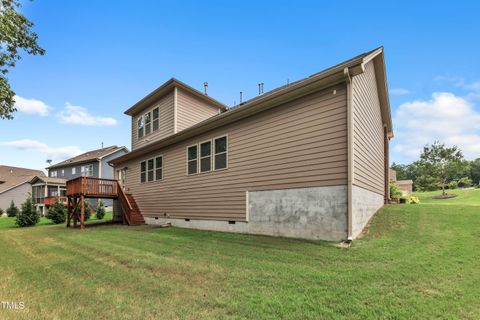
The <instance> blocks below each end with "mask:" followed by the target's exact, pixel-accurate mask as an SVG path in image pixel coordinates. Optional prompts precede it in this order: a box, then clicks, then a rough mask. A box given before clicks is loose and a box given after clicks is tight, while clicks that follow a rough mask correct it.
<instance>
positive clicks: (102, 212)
mask: <svg viewBox="0 0 480 320" xmlns="http://www.w3.org/2000/svg"><path fill="white" fill-rule="evenodd" d="M96 215H97V219H98V220H102V219H103V217H105V205H104V204H103V201H102V200H100V201H99V202H98V205H97V213H96Z"/></svg>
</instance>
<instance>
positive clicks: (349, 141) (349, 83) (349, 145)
mask: <svg viewBox="0 0 480 320" xmlns="http://www.w3.org/2000/svg"><path fill="white" fill-rule="evenodd" d="M343 75H344V76H345V82H346V83H347V135H348V138H347V150H348V160H347V161H348V165H347V167H348V173H347V175H348V178H347V240H348V241H352V240H353V218H352V217H353V201H352V193H353V159H354V158H353V156H354V155H353V151H354V150H353V106H352V95H353V93H352V92H353V90H352V77H351V76H350V70H349V69H348V68H345V69H343Z"/></svg>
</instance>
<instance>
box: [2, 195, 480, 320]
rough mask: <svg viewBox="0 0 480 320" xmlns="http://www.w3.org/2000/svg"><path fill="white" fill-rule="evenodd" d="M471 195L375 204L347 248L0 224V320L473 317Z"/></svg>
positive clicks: (476, 294)
mask: <svg viewBox="0 0 480 320" xmlns="http://www.w3.org/2000/svg"><path fill="white" fill-rule="evenodd" d="M472 192H476V191H472ZM478 195H479V193H478V192H477V193H475V194H474V195H473V196H472V197H473V198H475V199H476V200H475V201H473V200H472V201H471V202H472V203H474V204H473V205H468V206H464V205H461V204H454V205H429V204H420V205H392V206H387V207H385V208H384V209H382V210H381V211H380V212H379V213H378V215H377V216H376V218H375V219H374V220H373V222H372V225H371V227H370V229H369V232H368V233H367V234H366V235H365V237H364V238H363V239H361V240H358V241H356V242H354V245H353V246H352V247H351V248H350V249H339V248H337V247H335V245H334V244H332V243H328V242H308V241H300V240H293V239H281V238H273V237H263V236H251V235H241V234H227V233H216V232H205V231H194V230H187V229H176V228H169V229H158V228H152V227H148V226H137V227H126V226H102V227H98V228H90V229H86V230H85V231H80V230H72V229H66V228H65V227H64V226H55V225H46V226H38V227H34V228H28V229H19V228H9V229H2V230H0V252H1V259H0V278H1V281H0V300H7V299H9V300H14V301H25V303H26V305H27V308H26V309H25V310H23V311H13V310H2V309H0V318H1V319H47V318H48V319H75V318H78V319H80V318H82V319H83V318H91V319H120V318H121V319H215V318H216V319H229V318H230V319H333V318H334V319H431V318H442V319H478V318H480V305H479V304H478V299H479V298H480V288H479V286H478V283H480V268H479V267H478V266H479V264H478V261H479V259H480V253H479V252H480V251H479V250H478V248H477V247H476V240H477V238H478V236H479V235H480V233H479V228H478V225H479V207H476V206H478V205H480V197H479V196H478ZM462 196H465V198H468V197H470V196H471V194H470V193H469V192H465V194H464V195H462ZM459 199H460V198H459ZM445 203H447V202H445Z"/></svg>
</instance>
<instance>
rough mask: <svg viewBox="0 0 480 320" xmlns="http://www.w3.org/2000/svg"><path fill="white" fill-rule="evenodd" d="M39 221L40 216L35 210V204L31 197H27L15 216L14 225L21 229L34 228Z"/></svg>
mask: <svg viewBox="0 0 480 320" xmlns="http://www.w3.org/2000/svg"><path fill="white" fill-rule="evenodd" d="M38 221H40V214H39V213H38V212H37V209H36V208H35V202H34V201H33V199H32V197H28V198H27V200H25V202H24V203H22V210H20V212H19V213H18V214H17V219H16V221H15V224H16V225H17V226H19V227H21V228H23V227H30V226H34V225H36V224H37V223H38Z"/></svg>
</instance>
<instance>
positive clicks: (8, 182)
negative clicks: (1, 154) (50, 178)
mask: <svg viewBox="0 0 480 320" xmlns="http://www.w3.org/2000/svg"><path fill="white" fill-rule="evenodd" d="M35 176H39V177H45V174H44V173H43V171H40V170H32V169H26V168H18V167H10V166H0V208H1V209H3V210H4V211H5V210H6V209H7V208H8V207H9V206H10V203H11V202H12V200H13V202H14V203H15V205H16V206H17V207H18V208H20V205H21V204H22V203H23V202H25V200H26V199H27V198H28V196H29V195H30V194H31V192H32V186H31V185H30V181H31V180H32V179H33V177H35Z"/></svg>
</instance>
